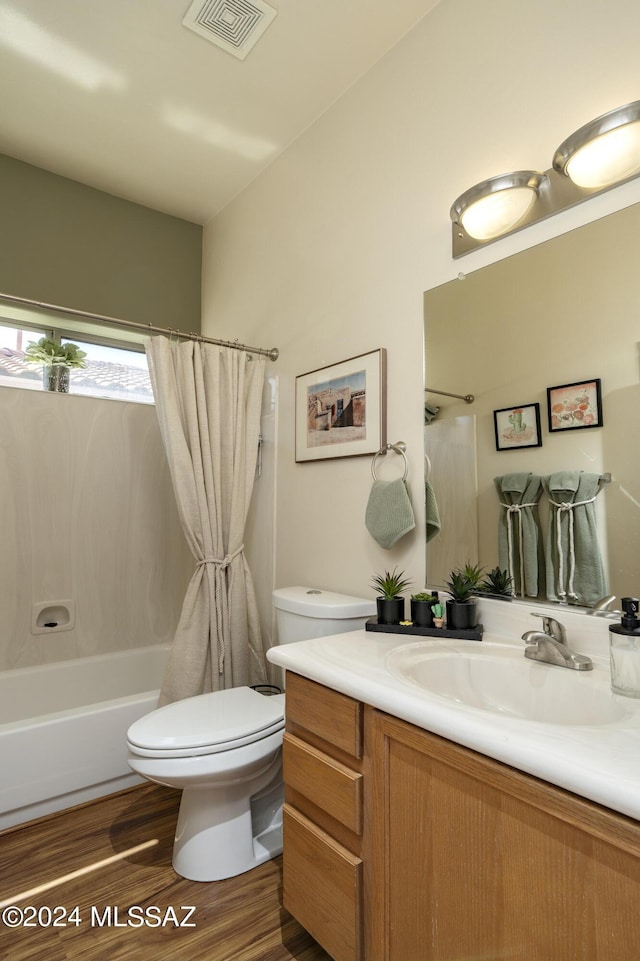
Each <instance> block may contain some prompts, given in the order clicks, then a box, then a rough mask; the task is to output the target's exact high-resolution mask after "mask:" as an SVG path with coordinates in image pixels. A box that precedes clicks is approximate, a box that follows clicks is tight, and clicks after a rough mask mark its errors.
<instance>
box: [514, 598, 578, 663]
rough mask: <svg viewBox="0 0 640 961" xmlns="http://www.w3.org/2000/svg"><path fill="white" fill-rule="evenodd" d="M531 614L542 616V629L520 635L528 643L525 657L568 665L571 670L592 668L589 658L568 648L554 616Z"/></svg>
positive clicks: (565, 634) (564, 635) (560, 625)
mask: <svg viewBox="0 0 640 961" xmlns="http://www.w3.org/2000/svg"><path fill="white" fill-rule="evenodd" d="M531 616H532V617H541V618H542V630H541V631H525V632H524V634H523V635H522V640H523V641H524V642H525V644H527V645H528V647H526V648H525V650H524V656H525V657H528V658H530V659H531V660H532V661H542V662H543V663H544V664H555V665H556V666H557V667H568V668H570V669H571V670H573V671H590V670H591V669H592V668H593V662H592V661H591V658H589V657H586V656H585V655H584V654H575V653H574V652H573V651H571V650H570V649H569V646H568V644H567V633H566V631H565V629H564V626H563V625H562V624H560V622H559V621H556V619H555V617H549V616H548V615H546V614H535V613H533V612H532V614H531Z"/></svg>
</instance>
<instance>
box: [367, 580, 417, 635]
mask: <svg viewBox="0 0 640 961" xmlns="http://www.w3.org/2000/svg"><path fill="white" fill-rule="evenodd" d="M410 583H411V581H410V580H409V579H408V578H407V577H406V576H405V573H404V571H398V568H397V567H396V568H394V569H393V572H392V573H389V571H385V572H384V574H375V575H374V577H373V581H372V586H373V587H374V588H375V590H376V592H377V597H376V607H377V610H378V624H399V623H400V621H403V620H404V597H402V596H401V595H402V592H403V591H404V590H406V588H407V587H408V586H409V584H410Z"/></svg>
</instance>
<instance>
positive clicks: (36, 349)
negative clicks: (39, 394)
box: [24, 337, 87, 394]
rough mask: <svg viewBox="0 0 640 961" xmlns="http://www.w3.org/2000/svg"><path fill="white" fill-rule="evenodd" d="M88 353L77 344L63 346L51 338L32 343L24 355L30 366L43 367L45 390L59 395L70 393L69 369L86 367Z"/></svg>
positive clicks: (28, 345)
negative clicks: (56, 392)
mask: <svg viewBox="0 0 640 961" xmlns="http://www.w3.org/2000/svg"><path fill="white" fill-rule="evenodd" d="M86 356H87V355H86V353H85V351H84V350H80V348H79V347H78V345H77V344H71V343H66V344H61V343H60V341H59V340H53V338H51V337H41V338H40V340H38V341H37V342H36V341H30V342H29V344H27V349H26V351H25V353H24V359H25V360H26V361H27V363H29V364H38V365H39V366H40V367H42V384H43V387H44V389H45V390H54V391H58V392H59V393H64V394H66V393H68V391H69V369H70V368H71V367H85V366H86V363H85V357H86Z"/></svg>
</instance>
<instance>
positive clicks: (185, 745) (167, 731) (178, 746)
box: [127, 687, 284, 757]
mask: <svg viewBox="0 0 640 961" xmlns="http://www.w3.org/2000/svg"><path fill="white" fill-rule="evenodd" d="M283 727H284V694H277V695H275V696H273V697H267V696H265V695H264V694H259V693H258V691H254V690H252V689H251V688H250V687H234V688H230V689H229V690H226V691H214V692H213V693H211V694H199V695H197V696H196V697H188V698H185V699H184V700H183V701H176V702H175V703H174V704H167V705H166V706H165V707H160V708H158V710H156V711H152V712H151V714H147V715H146V716H145V717H141V718H140V720H138V721H135V722H134V723H133V724H132V725H131V727H130V728H129V731H128V732H127V741H128V742H129V745H130V747H131V749H132V750H133V751H134V753H137V754H142V755H145V756H147V757H148V756H153V757H189V756H196V755H202V754H215V753H217V752H219V751H230V750H232V749H233V748H236V747H241V746H242V745H243V744H251V743H252V742H253V741H258V740H260V739H262V738H265V737H268V735H269V734H273V733H275V732H276V731H279V730H282V728H283Z"/></svg>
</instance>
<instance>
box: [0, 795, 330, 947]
mask: <svg viewBox="0 0 640 961" xmlns="http://www.w3.org/2000/svg"><path fill="white" fill-rule="evenodd" d="M178 802H179V793H178V792H177V791H172V790H170V789H169V788H163V787H159V786H156V785H151V784H149V785H144V786H141V787H137V788H134V789H133V790H131V791H126V792H123V793H121V794H118V795H114V796H112V797H110V798H106V799H102V800H99V801H95V802H92V803H90V804H88V805H84V806H81V807H78V808H73V809H70V810H68V811H64V812H62V813H61V814H57V815H53V816H52V817H49V818H43V819H41V820H40V821H34V822H31V823H30V824H27V825H23V826H21V827H18V828H15V829H12V830H9V831H7V832H5V833H3V834H0V902H1V903H2V907H0V959H2V961H5V959H6V961H27V959H28V961H129V959H136V961H137V959H140V961H156V959H157V961H174V959H175V961H178V959H179V961H185V959H189V961H199V959H207V961H290V959H296V961H330V958H329V955H327V954H326V953H325V952H324V951H323V950H322V948H320V947H319V946H318V945H317V944H316V942H315V941H313V939H312V938H311V937H310V936H309V935H308V934H307V933H306V932H305V931H304V930H303V929H302V928H301V927H300V925H299V924H298V923H297V922H296V921H295V920H294V919H293V918H292V917H291V916H290V915H289V914H288V913H287V912H286V911H285V910H284V909H283V908H282V901H281V885H282V865H281V859H280V858H276V859H275V860H273V861H269V862H267V863H266V864H263V865H261V866H260V867H258V868H255V870H253V871H249V872H248V873H247V874H243V875H240V876H239V877H237V878H231V879H230V880H228V881H215V882H211V883H200V882H195V881H186V880H185V879H184V878H180V877H178V875H177V874H176V873H175V872H174V870H173V868H172V866H171V850H172V846H173V834H174V829H175V821H176V814H177V809H178ZM136 849H137V850H136ZM45 885H48V887H46V888H44V887H43V886H45ZM38 888H40V890H38ZM8 905H15V910H13V911H12V910H11V909H9V910H7V906H8ZM76 907H77V910H75V909H76ZM191 907H193V908H194V910H193V911H192V912H191V913H190V908H191ZM189 915H190V916H189ZM16 919H21V923H20V925H19V926H18V927H12V926H11V925H13V924H15V923H16ZM185 922H186V923H187V924H189V925H192V926H190V927H186V926H183V925H184V923H185Z"/></svg>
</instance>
